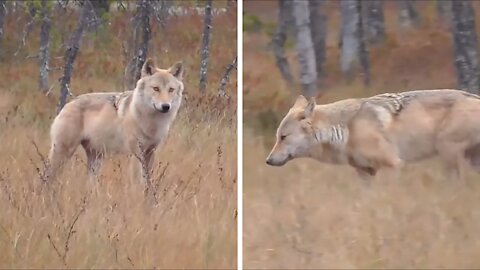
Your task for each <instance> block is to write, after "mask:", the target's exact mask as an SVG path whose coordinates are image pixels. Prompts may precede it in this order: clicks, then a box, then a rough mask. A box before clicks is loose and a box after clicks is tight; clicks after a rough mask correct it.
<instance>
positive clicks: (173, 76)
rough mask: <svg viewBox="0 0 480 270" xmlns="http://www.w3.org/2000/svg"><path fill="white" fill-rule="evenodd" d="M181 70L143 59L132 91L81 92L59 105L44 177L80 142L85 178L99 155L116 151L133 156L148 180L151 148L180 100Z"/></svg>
mask: <svg viewBox="0 0 480 270" xmlns="http://www.w3.org/2000/svg"><path fill="white" fill-rule="evenodd" d="M183 73H184V68H183V65H182V63H180V62H179V63H176V64H175V65H173V66H172V67H170V68H169V69H167V70H164V69H159V68H157V67H156V66H155V64H154V62H153V60H151V59H148V60H147V61H146V62H145V64H144V66H143V68H142V72H141V78H140V80H139V81H138V82H137V85H136V88H135V89H134V90H133V91H127V92H109V93H91V94H85V95H81V96H78V97H77V98H76V99H74V100H73V101H71V102H70V103H68V104H67V105H65V107H64V108H63V109H62V111H61V112H60V114H59V115H58V116H57V117H56V118H55V120H54V121H53V124H52V127H51V131H50V136H51V141H52V145H51V149H50V155H49V160H50V168H49V172H48V177H49V178H50V177H53V176H55V174H56V173H57V171H58V169H60V167H61V166H62V165H63V163H64V162H65V161H66V160H68V159H69V158H70V157H71V156H72V155H73V153H74V152H75V150H76V149H77V147H78V145H82V146H83V148H84V150H85V153H86V155H87V169H88V173H89V175H90V176H91V177H94V176H96V174H97V173H98V170H99V169H100V166H101V163H102V159H103V157H104V156H105V154H109V153H121V154H131V155H134V156H135V157H136V158H137V159H138V161H139V164H140V165H141V170H142V173H143V174H142V176H143V178H144V181H149V180H150V179H149V176H150V172H151V169H152V163H153V155H154V151H155V149H156V147H157V146H158V145H159V144H161V143H162V142H163V140H164V139H165V138H166V136H167V134H168V130H169V128H170V125H171V124H172V122H173V120H174V119H175V116H176V115H177V111H178V109H179V107H180V103H181V101H182V92H183V88H184V86H183V82H182V80H183ZM146 184H149V182H146Z"/></svg>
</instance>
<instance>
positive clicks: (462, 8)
mask: <svg viewBox="0 0 480 270" xmlns="http://www.w3.org/2000/svg"><path fill="white" fill-rule="evenodd" d="M452 36H453V45H454V57H455V59H454V63H455V68H456V71H457V80H458V87H459V88H460V89H463V90H466V91H468V92H471V93H475V94H479V91H478V89H479V87H480V73H479V71H480V70H479V59H478V43H477V35H476V30H475V13H474V10H473V7H472V3H471V2H470V1H460V0H456V1H452Z"/></svg>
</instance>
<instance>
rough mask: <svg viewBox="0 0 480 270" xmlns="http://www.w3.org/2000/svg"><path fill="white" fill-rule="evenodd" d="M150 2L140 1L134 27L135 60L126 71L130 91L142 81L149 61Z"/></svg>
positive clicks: (146, 0)
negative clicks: (147, 60) (144, 65)
mask: <svg viewBox="0 0 480 270" xmlns="http://www.w3.org/2000/svg"><path fill="white" fill-rule="evenodd" d="M150 11H151V8H150V2H149V1H148V0H139V1H138V2H137V10H136V14H135V18H134V27H133V29H134V30H133V59H132V60H131V61H130V63H129V64H128V66H127V69H126V74H125V75H126V76H125V77H126V84H127V88H128V89H129V90H131V89H134V88H135V86H136V84H137V81H138V80H140V76H141V73H142V67H143V64H144V63H145V61H146V59H147V54H148V43H149V42H150V38H151V37H150V34H151V30H150V13H151V12H150Z"/></svg>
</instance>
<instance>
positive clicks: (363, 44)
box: [357, 0, 370, 86]
mask: <svg viewBox="0 0 480 270" xmlns="http://www.w3.org/2000/svg"><path fill="white" fill-rule="evenodd" d="M364 5H365V2H362V0H357V13H358V14H359V19H358V26H357V30H358V32H357V33H358V42H359V44H358V45H359V48H358V59H359V60H360V65H361V66H362V69H363V84H364V85H366V86H368V85H369V84H370V61H369V59H368V58H369V56H368V47H367V37H366V35H365V32H364V29H365V28H366V27H365V25H364V23H365V20H364V18H365V10H363V9H364V8H365V6H364Z"/></svg>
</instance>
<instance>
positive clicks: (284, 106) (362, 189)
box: [243, 1, 480, 269]
mask: <svg viewBox="0 0 480 270" xmlns="http://www.w3.org/2000/svg"><path fill="white" fill-rule="evenodd" d="M337 5H338V2H337V3H333V2H330V3H329V4H328V7H327V8H328V12H327V14H328V16H329V24H328V40H327V45H328V50H327V63H326V74H325V79H324V84H325V88H324V89H323V91H324V92H323V94H322V96H321V97H320V98H318V99H317V102H319V103H327V102H332V101H335V100H340V99H344V98H348V97H361V96H369V95H373V94H376V93H382V92H396V91H406V90H413V89H432V88H449V87H455V85H456V78H455V70H454V67H453V62H452V59H453V52H452V41H451V37H450V33H449V31H448V29H447V28H446V26H445V25H441V24H439V22H438V18H437V17H436V7H435V2H434V1H431V2H428V1H424V2H422V3H421V4H420V5H419V12H420V15H421V16H422V19H421V20H422V22H421V25H420V26H419V27H418V28H417V29H400V28H399V26H398V24H397V13H396V9H395V4H394V3H392V2H388V3H387V4H386V7H387V8H386V15H385V16H386V25H387V40H386V42H385V43H384V44H381V45H378V46H375V47H373V48H371V49H370V53H371V60H372V63H371V64H372V79H373V83H372V85H371V86H370V87H368V88H367V87H364V86H362V83H361V82H362V79H361V76H358V77H357V78H356V79H355V80H354V81H353V82H351V83H347V82H345V81H344V80H343V79H342V77H341V75H340V72H339V68H338V57H339V52H338V48H337V40H338V38H337V36H338V31H339V12H338V7H337ZM475 8H476V11H477V14H478V12H480V11H479V10H480V9H479V8H480V6H479V5H478V2H477V3H475ZM275 9H276V6H275V2H271V1H263V2H246V3H245V8H244V11H245V13H246V14H247V15H248V16H251V15H252V14H253V15H255V16H257V17H258V19H260V21H261V22H262V23H263V24H264V28H263V29H264V30H262V31H258V32H244V34H243V38H244V89H243V93H244V122H245V124H244V137H243V139H244V158H243V160H244V161H243V162H244V168H243V172H244V173H243V182H244V192H243V202H244V225H243V228H244V231H243V247H244V252H243V255H244V258H243V260H244V267H245V268H248V269H252V268H273V269H278V268H291V269H307V268H324V269H333V268H347V269H372V268H390V269H405V268H410V269H419V268H429V269H436V268H449V269H458V268H469V269H475V268H479V267H480V256H479V254H480V252H479V250H480V241H479V239H480V209H479V207H478V206H479V205H480V176H479V175H478V174H475V173H474V172H472V171H468V172H467V177H466V179H464V180H463V181H457V182H452V181H448V180H446V179H445V178H444V177H443V176H442V170H441V169H442V168H441V165H440V164H439V162H437V160H435V159H433V160H427V161H424V162H421V163H418V164H414V165H408V166H407V167H406V168H404V169H403V170H402V173H401V177H400V179H392V178H393V177H391V176H392V175H391V174H389V173H388V172H382V173H380V175H378V177H377V178H376V179H375V180H374V181H373V182H372V183H371V184H370V185H366V184H365V183H363V182H362V181H361V180H360V179H359V178H358V177H357V176H356V174H355V172H354V170H353V169H351V168H349V167H347V166H333V165H326V164H322V163H319V162H316V161H311V160H306V159H299V160H294V161H290V162H289V163H288V164H286V165H285V166H284V167H280V168H277V167H268V166H266V164H265V158H266V156H267V154H268V152H269V151H270V149H271V147H272V146H273V143H274V140H275V138H274V132H275V129H276V127H277V125H278V123H279V121H280V120H281V119H282V117H283V115H284V114H285V113H286V112H287V110H288V108H289V107H290V106H291V105H292V104H293V102H294V97H296V95H298V94H299V89H300V87H298V88H297V89H287V87H286V84H285V83H284V81H283V80H282V78H281V76H280V73H279V71H278V69H277V67H276V65H275V60H274V58H273V54H272V52H271V51H269V50H268V42H270V37H269V34H268V32H269V31H270V32H271V29H274V27H272V25H273V26H274V24H275V21H276V12H275ZM244 18H245V17H244ZM479 22H480V17H478V16H477V24H478V23H479ZM478 30H480V28H479V27H478V25H477V31H478ZM287 44H288V45H287V46H288V49H287V56H288V58H289V61H290V63H291V65H292V66H293V72H294V75H296V77H297V78H298V69H297V63H296V61H297V60H296V57H295V56H296V53H295V50H294V46H293V41H290V42H287Z"/></svg>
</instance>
